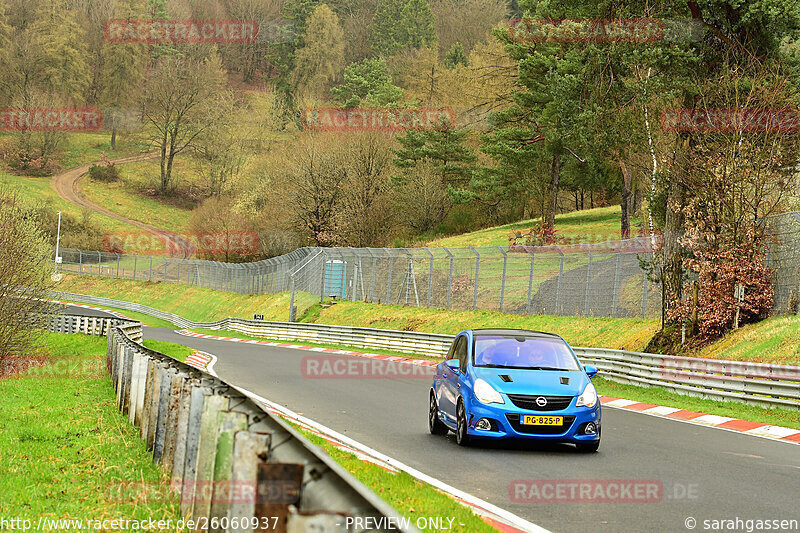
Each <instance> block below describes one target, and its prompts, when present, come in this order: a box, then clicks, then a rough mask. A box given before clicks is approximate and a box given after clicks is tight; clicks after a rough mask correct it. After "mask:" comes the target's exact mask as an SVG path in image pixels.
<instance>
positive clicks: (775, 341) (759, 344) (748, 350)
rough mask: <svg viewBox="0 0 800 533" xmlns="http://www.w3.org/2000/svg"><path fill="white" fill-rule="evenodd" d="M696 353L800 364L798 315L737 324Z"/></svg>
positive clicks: (724, 357)
mask: <svg viewBox="0 0 800 533" xmlns="http://www.w3.org/2000/svg"><path fill="white" fill-rule="evenodd" d="M697 355H698V356H699V357H709V358H712V359H728V360H732V361H769V362H770V363H776V364H785V365H800V316H796V315H795V316H778V317H773V318H769V319H767V320H764V321H763V322H760V323H758V324H750V325H747V326H745V327H742V328H739V329H738V330H736V331H734V332H733V333H730V334H728V335H727V336H726V337H725V338H723V339H720V340H719V341H717V342H715V343H713V344H711V345H710V346H707V347H705V348H704V349H703V350H701V351H700V352H699V353H698V354H697Z"/></svg>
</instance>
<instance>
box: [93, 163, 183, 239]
mask: <svg viewBox="0 0 800 533" xmlns="http://www.w3.org/2000/svg"><path fill="white" fill-rule="evenodd" d="M119 169H120V180H119V181H116V182H112V183H107V182H103V181H95V180H93V179H91V178H88V177H87V178H84V179H83V181H81V184H80V186H81V192H82V193H83V194H84V195H85V196H86V198H88V199H89V200H91V201H92V202H94V203H96V204H98V205H101V206H103V207H105V208H106V209H110V210H112V211H114V212H115V213H118V214H120V215H122V216H124V217H126V218H129V219H131V220H138V221H139V222H145V223H147V224H151V225H153V226H156V227H158V228H164V229H169V230H170V231H176V232H177V231H184V230H186V224H187V222H188V220H189V215H190V214H191V209H192V208H193V207H194V202H192V201H190V200H185V199H181V198H175V199H169V200H168V201H167V200H165V199H163V198H160V197H158V196H157V194H156V188H157V187H158V186H159V180H160V166H159V162H158V161H157V160H154V161H142V162H138V163H126V164H124V165H120V167H119ZM173 172H174V176H175V178H176V181H178V182H180V183H181V184H182V183H183V182H184V181H186V178H185V177H187V176H189V177H190V176H195V175H196V169H194V168H193V164H192V163H191V161H190V160H188V159H187V160H183V159H179V160H176V161H175V167H174V168H173ZM194 179H196V178H190V179H189V180H188V181H189V182H190V183H192V182H193V180H194Z"/></svg>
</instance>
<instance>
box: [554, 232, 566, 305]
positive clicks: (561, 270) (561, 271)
mask: <svg viewBox="0 0 800 533" xmlns="http://www.w3.org/2000/svg"><path fill="white" fill-rule="evenodd" d="M555 248H556V251H557V252H558V255H560V256H561V260H560V262H559V265H558V282H557V283H556V314H557V315H560V314H561V278H562V277H563V275H564V253H563V252H562V251H561V248H559V247H558V246H556V247H555Z"/></svg>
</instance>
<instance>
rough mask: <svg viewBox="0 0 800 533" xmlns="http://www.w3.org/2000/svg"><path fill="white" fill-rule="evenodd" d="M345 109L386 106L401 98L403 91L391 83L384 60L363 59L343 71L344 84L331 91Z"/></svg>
mask: <svg viewBox="0 0 800 533" xmlns="http://www.w3.org/2000/svg"><path fill="white" fill-rule="evenodd" d="M331 93H333V96H334V98H335V99H336V100H337V101H338V102H340V103H342V104H343V105H344V106H345V107H358V106H360V105H367V106H386V105H392V104H396V103H397V102H398V101H399V100H400V99H401V98H402V97H403V89H401V88H400V87H397V86H396V85H394V84H393V83H392V76H391V74H389V67H388V65H387V64H386V60H385V59H365V60H363V61H360V62H358V63H352V64H350V65H348V66H347V68H346V69H345V70H344V83H343V84H342V85H340V86H338V87H334V88H332V89H331Z"/></svg>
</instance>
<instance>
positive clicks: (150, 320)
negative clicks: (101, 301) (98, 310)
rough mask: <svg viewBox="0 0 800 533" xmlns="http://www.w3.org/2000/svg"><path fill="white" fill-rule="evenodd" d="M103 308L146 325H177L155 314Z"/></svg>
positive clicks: (156, 326)
mask: <svg viewBox="0 0 800 533" xmlns="http://www.w3.org/2000/svg"><path fill="white" fill-rule="evenodd" d="M59 301H60V302H64V303H67V304H70V303H83V302H73V301H71V300H59ZM102 307H103V309H108V310H109V311H118V312H120V313H122V314H123V315H125V316H126V317H128V318H130V319H131V320H137V321H139V322H141V323H142V324H144V325H145V326H151V327H154V328H167V329H174V328H176V327H177V326H176V325H175V324H173V323H172V322H167V321H166V320H161V319H160V318H156V317H154V316H150V315H146V314H144V313H137V312H135V311H128V310H126V309H120V308H118V307H109V306H107V305H104V306H102Z"/></svg>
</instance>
